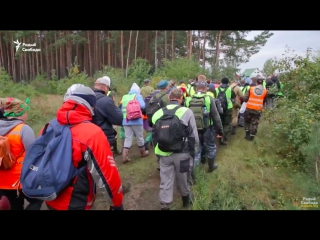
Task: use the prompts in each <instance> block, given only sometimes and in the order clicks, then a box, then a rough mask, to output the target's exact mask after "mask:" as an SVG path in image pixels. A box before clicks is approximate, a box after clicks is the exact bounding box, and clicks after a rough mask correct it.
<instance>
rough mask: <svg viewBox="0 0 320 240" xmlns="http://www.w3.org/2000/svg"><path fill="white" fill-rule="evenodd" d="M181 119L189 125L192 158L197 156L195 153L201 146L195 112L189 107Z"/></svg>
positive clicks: (189, 143) (188, 133) (189, 145)
mask: <svg viewBox="0 0 320 240" xmlns="http://www.w3.org/2000/svg"><path fill="white" fill-rule="evenodd" d="M180 121H182V122H183V124H184V125H185V126H187V135H188V136H187V137H188V148H189V153H190V155H191V157H192V158H194V157H195V153H196V152H197V151H198V148H199V135H198V129H197V124H196V120H195V118H194V114H193V112H192V111H191V110H190V109H188V110H187V111H186V112H185V114H184V115H183V116H182V117H181V118H180Z"/></svg>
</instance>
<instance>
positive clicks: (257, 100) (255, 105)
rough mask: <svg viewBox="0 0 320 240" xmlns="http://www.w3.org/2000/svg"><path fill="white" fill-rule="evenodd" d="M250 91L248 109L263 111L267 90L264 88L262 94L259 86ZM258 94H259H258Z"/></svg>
mask: <svg viewBox="0 0 320 240" xmlns="http://www.w3.org/2000/svg"><path fill="white" fill-rule="evenodd" d="M249 91H250V92H249V99H248V102H247V108H249V109H252V110H257V111H261V110H262V108H263V99H264V98H265V96H266V95H267V90H266V89H265V88H263V93H261V88H260V87H259V86H255V87H251V88H250V90H249ZM256 92H258V94H257V93H256Z"/></svg>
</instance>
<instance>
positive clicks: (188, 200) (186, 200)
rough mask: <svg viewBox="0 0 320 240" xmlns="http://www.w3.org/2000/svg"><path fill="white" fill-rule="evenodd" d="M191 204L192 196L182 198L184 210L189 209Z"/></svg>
mask: <svg viewBox="0 0 320 240" xmlns="http://www.w3.org/2000/svg"><path fill="white" fill-rule="evenodd" d="M191 203H192V201H191V196H190V195H187V196H182V206H183V207H184V208H187V207H189V206H190V204H191Z"/></svg>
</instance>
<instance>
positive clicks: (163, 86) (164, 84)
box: [157, 80, 169, 89]
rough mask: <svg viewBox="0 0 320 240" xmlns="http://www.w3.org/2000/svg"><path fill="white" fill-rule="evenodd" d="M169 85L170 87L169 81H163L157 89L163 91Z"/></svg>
mask: <svg viewBox="0 0 320 240" xmlns="http://www.w3.org/2000/svg"><path fill="white" fill-rule="evenodd" d="M168 85H169V81H167V80H161V81H160V82H159V83H158V85H157V87H158V88H161V89H165V88H166V87H167V86H168Z"/></svg>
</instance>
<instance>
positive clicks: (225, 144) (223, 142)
mask: <svg viewBox="0 0 320 240" xmlns="http://www.w3.org/2000/svg"><path fill="white" fill-rule="evenodd" d="M219 142H220V145H221V146H227V143H226V142H225V141H224V140H223V139H222V138H220V139H219Z"/></svg>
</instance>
